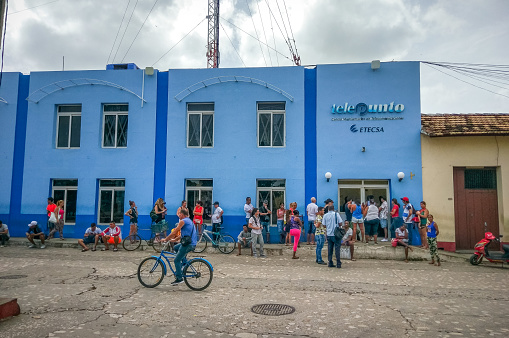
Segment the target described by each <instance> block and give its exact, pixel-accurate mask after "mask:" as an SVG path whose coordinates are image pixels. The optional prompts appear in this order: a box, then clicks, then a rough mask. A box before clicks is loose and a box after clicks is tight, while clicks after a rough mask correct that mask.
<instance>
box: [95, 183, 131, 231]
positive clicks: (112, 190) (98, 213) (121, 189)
mask: <svg viewBox="0 0 509 338" xmlns="http://www.w3.org/2000/svg"><path fill="white" fill-rule="evenodd" d="M101 181H124V186H123V187H101ZM102 191H111V192H112V194H111V198H112V203H111V210H110V215H111V217H110V219H113V211H114V209H113V208H114V203H113V202H114V200H115V191H124V207H125V179H123V178H105V179H100V180H99V196H98V204H97V224H98V225H109V224H110V222H107V223H101V200H102V197H101V192H102ZM122 213H123V212H122ZM123 219H124V218H123V217H122V223H115V224H116V225H124V221H123Z"/></svg>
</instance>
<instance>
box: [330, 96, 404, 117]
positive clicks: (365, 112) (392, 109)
mask: <svg viewBox="0 0 509 338" xmlns="http://www.w3.org/2000/svg"><path fill="white" fill-rule="evenodd" d="M403 110H405V105H403V104H401V103H397V104H394V101H393V102H391V103H383V104H370V105H368V104H365V103H363V102H361V103H357V104H356V105H351V104H349V103H348V102H346V103H345V104H344V105H336V104H333V105H332V108H331V114H334V115H339V116H338V117H332V121H366V120H368V121H369V120H403V117H401V116H397V115H399V114H401V113H402V112H403ZM389 114H390V115H389Z"/></svg>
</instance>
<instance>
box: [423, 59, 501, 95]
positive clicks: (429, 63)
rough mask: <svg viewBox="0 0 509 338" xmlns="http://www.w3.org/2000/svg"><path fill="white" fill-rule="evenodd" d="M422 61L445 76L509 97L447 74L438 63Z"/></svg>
mask: <svg viewBox="0 0 509 338" xmlns="http://www.w3.org/2000/svg"><path fill="white" fill-rule="evenodd" d="M422 63H424V64H425V65H427V66H428V67H431V68H433V69H435V70H438V71H439V72H441V73H443V74H445V75H447V76H450V77H452V78H455V79H456V80H458V81H461V82H464V83H466V84H469V85H471V86H474V87H476V88H479V89H482V90H485V91H487V92H490V93H492V94H496V95H500V96H504V97H507V98H509V96H507V95H504V94H500V93H497V92H494V91H492V90H489V89H486V88H483V87H480V86H476V85H475V84H473V83H470V82H468V81H465V80H462V79H460V78H458V77H456V76H454V75H451V74H448V73H446V72H444V71H443V70H441V69H439V68H438V67H440V65H438V64H435V63H432V62H424V61H422Z"/></svg>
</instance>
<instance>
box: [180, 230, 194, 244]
mask: <svg viewBox="0 0 509 338" xmlns="http://www.w3.org/2000/svg"><path fill="white" fill-rule="evenodd" d="M195 230H196V228H195V227H194V225H193V231H192V232H191V236H183V237H181V238H180V244H182V246H188V245H190V244H191V243H192V241H193V240H192V236H193V234H194V231H195Z"/></svg>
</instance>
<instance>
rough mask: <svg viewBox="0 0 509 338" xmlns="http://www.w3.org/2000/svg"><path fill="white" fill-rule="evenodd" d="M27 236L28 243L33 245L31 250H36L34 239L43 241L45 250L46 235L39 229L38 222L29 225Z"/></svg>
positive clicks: (42, 244) (42, 245)
mask: <svg viewBox="0 0 509 338" xmlns="http://www.w3.org/2000/svg"><path fill="white" fill-rule="evenodd" d="M26 235H27V239H28V241H29V242H30V243H32V244H30V246H29V248H35V242H34V238H37V239H40V240H41V249H44V248H45V247H46V245H44V233H43V232H42V230H41V228H40V227H39V225H38V224H37V222H36V221H32V222H30V224H29V225H28V229H27V232H26Z"/></svg>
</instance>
